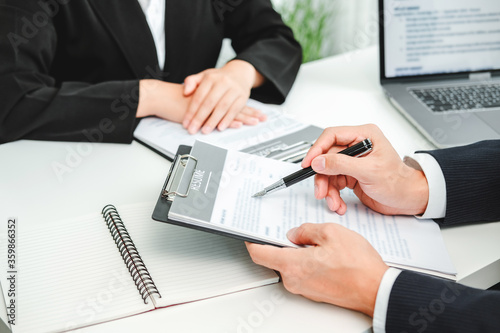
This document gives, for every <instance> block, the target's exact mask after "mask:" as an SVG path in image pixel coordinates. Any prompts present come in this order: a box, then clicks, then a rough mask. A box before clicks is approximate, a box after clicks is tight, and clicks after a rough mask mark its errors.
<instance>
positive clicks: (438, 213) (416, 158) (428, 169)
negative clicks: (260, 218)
mask: <svg viewBox="0 0 500 333" xmlns="http://www.w3.org/2000/svg"><path fill="white" fill-rule="evenodd" d="M404 162H405V163H406V164H407V165H408V166H410V167H412V168H414V169H417V170H421V171H423V173H424V174H425V177H426V178H427V184H428V185H429V202H428V203H427V209H426V210H425V212H424V214H423V215H419V216H416V217H417V218H421V219H439V218H443V217H444V216H445V215H446V181H445V179H444V175H443V171H442V170H441V167H440V166H439V163H438V162H437V161H436V159H435V158H434V157H432V155H429V154H426V153H417V154H413V155H412V156H405V158H404Z"/></svg>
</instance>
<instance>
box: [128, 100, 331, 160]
mask: <svg viewBox="0 0 500 333" xmlns="http://www.w3.org/2000/svg"><path fill="white" fill-rule="evenodd" d="M248 105H249V106H251V107H254V108H256V109H258V110H261V111H262V112H264V113H265V114H266V115H267V120H266V121H264V122H261V123H259V124H257V125H255V126H243V127H242V128H238V129H231V128H230V129H227V130H225V131H222V132H219V131H217V130H215V131H213V132H212V133H210V134H208V135H206V134H201V133H197V134H194V135H191V134H189V133H188V132H187V131H186V129H185V128H184V127H182V125H181V124H177V123H173V122H171V121H167V120H164V119H160V118H145V119H142V120H141V122H140V123H139V125H138V126H137V129H136V130H135V132H134V137H135V138H137V139H138V140H140V141H142V142H144V143H145V144H147V145H148V146H151V147H153V148H154V149H156V150H158V151H159V152H161V153H163V154H165V155H166V156H168V157H170V158H173V156H174V155H175V152H176V151H177V147H178V146H179V145H188V146H192V145H193V144H194V142H195V141H196V140H198V141H204V142H207V143H210V144H213V145H216V146H219V147H224V148H227V149H234V150H243V149H246V148H249V147H258V148H259V149H258V150H255V149H254V151H252V153H256V154H259V155H261V156H263V155H267V154H269V153H270V152H272V151H274V150H277V149H281V148H283V147H286V146H290V145H292V144H295V143H298V142H302V141H310V140H311V139H316V138H317V137H318V136H319V135H320V134H321V132H322V130H321V129H320V128H319V127H316V126H309V125H306V124H303V123H301V122H299V121H297V120H295V119H293V118H292V117H289V116H287V115H286V114H284V113H283V110H282V109H281V108H279V107H277V106H270V105H266V104H263V103H260V102H257V101H255V100H250V101H249V103H248ZM302 132H303V133H302ZM292 133H297V134H298V135H297V136H292V137H291V138H289V140H291V141H289V140H288V141H287V139H286V138H285V139H284V140H277V139H278V138H280V137H285V136H287V134H292ZM264 143H267V144H268V145H266V144H264ZM263 144H264V145H263ZM309 146H310V145H309ZM309 146H308V147H307V148H309Z"/></svg>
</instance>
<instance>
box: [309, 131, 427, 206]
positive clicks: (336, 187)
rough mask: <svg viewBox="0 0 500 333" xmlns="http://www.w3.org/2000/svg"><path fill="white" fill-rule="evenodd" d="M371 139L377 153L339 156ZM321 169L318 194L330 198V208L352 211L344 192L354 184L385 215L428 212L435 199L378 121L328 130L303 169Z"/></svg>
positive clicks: (316, 186) (360, 195) (359, 194)
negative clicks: (353, 145) (373, 123)
mask: <svg viewBox="0 0 500 333" xmlns="http://www.w3.org/2000/svg"><path fill="white" fill-rule="evenodd" d="M364 138H370V139H371V140H372V142H373V147H374V148H373V151H372V152H371V153H370V154H368V155H367V156H364V157H362V158H352V157H350V156H346V155H343V154H337V152H339V151H340V150H342V149H343V148H345V147H347V146H349V145H352V144H353V143H356V142H360V141H362V140H363V139H364ZM309 166H311V167H312V169H313V170H314V171H315V172H316V173H317V174H316V176H315V180H314V195H315V197H316V198H317V199H324V198H325V199H326V202H327V204H328V207H329V208H330V210H332V211H335V212H337V213H338V214H344V213H345V212H346V208H347V207H346V204H345V202H344V201H343V200H342V198H341V196H340V190H342V189H344V188H346V187H348V188H351V189H353V190H354V194H356V196H357V197H358V198H359V199H360V200H361V202H363V204H365V205H366V206H368V207H370V208H372V209H373V210H375V211H378V212H380V213H382V214H391V215H392V214H404V215H418V214H422V213H423V212H424V211H425V209H426V207H427V202H428V199H429V188H428V185H427V180H426V178H425V175H424V174H423V172H422V171H419V170H415V169H413V168H411V167H409V166H408V165H406V164H405V163H404V162H403V161H402V160H401V158H400V157H399V155H398V153H397V152H396V151H395V150H394V148H393V147H392V145H391V144H390V143H389V141H388V140H387V139H386V138H385V136H384V135H383V133H382V131H381V130H380V129H379V128H378V127H376V126H375V125H364V126H357V127H332V128H327V129H325V131H323V133H322V134H321V136H320V137H319V138H318V140H316V142H315V143H314V145H313V146H312V147H311V149H309V152H308V153H307V155H306V157H305V158H304V160H303V161H302V167H303V168H307V167H309Z"/></svg>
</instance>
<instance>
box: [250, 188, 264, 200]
mask: <svg viewBox="0 0 500 333" xmlns="http://www.w3.org/2000/svg"><path fill="white" fill-rule="evenodd" d="M264 195H266V190H262V191H260V192H257V193H255V194H254V195H252V198H257V197H263V196H264Z"/></svg>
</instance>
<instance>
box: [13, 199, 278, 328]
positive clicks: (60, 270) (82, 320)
mask: <svg viewBox="0 0 500 333" xmlns="http://www.w3.org/2000/svg"><path fill="white" fill-rule="evenodd" d="M103 206H104V205H103ZM153 207H154V203H147V204H136V205H130V206H117V210H118V213H119V214H120V216H121V218H122V220H123V222H124V225H125V227H126V228H127V229H128V231H129V233H130V236H131V238H132V240H133V241H134V243H135V245H136V247H137V250H138V251H139V254H140V255H141V257H142V259H143V261H144V263H145V264H146V266H147V268H148V270H149V272H150V274H151V276H152V278H153V280H154V282H155V284H156V286H157V287H158V290H159V291H160V293H161V295H162V298H161V299H157V304H158V305H159V306H168V305H173V304H178V303H184V302H189V301H193V300H199V299H204V298H208V297H214V296H217V295H222V294H226V293H230V292H234V291H238V290H243V289H247V288H252V287H256V286H260V285H265V284H269V283H274V282H277V281H278V277H277V275H276V274H275V273H274V272H273V271H271V270H268V269H266V268H263V267H260V266H257V265H255V264H254V263H253V262H252V261H251V259H250V257H249V255H248V253H247V251H246V249H245V246H244V244H243V242H241V241H236V240H233V239H229V238H226V237H221V236H216V235H211V234H208V233H205V232H199V231H195V230H190V229H186V228H181V227H176V226H172V225H169V224H165V223H161V222H157V221H153V220H152V219H151V212H152V210H153ZM18 244H19V250H20V255H19V256H20V261H19V274H18V277H19V284H18V290H19V295H18V304H19V312H18V317H17V319H18V320H17V323H16V327H14V329H15V332H53V331H62V330H71V329H75V328H78V327H82V326H86V325H91V324H95V323H99V322H104V321H108V320H112V319H116V318H122V317H126V316H129V315H132V314H137V313H141V312H145V311H148V310H151V309H153V308H154V307H153V305H152V302H149V304H147V305H146V304H144V302H143V300H142V298H141V297H140V295H139V292H138V291H137V288H136V286H135V284H134V283H133V280H132V278H131V277H130V273H129V272H128V269H127V268H126V266H125V264H124V263H123V260H122V258H121V256H120V254H119V252H118V249H117V247H116V245H115V243H114V241H113V239H112V237H111V234H110V232H109V230H108V228H107V226H106V223H105V222H104V219H103V217H102V215H101V214H99V212H98V213H96V214H92V215H88V216H85V217H81V218H76V219H68V220H65V221H59V222H48V223H45V222H44V223H40V226H39V227H37V228H31V229H29V230H28V229H22V223H21V224H20V231H19V238H18Z"/></svg>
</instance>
